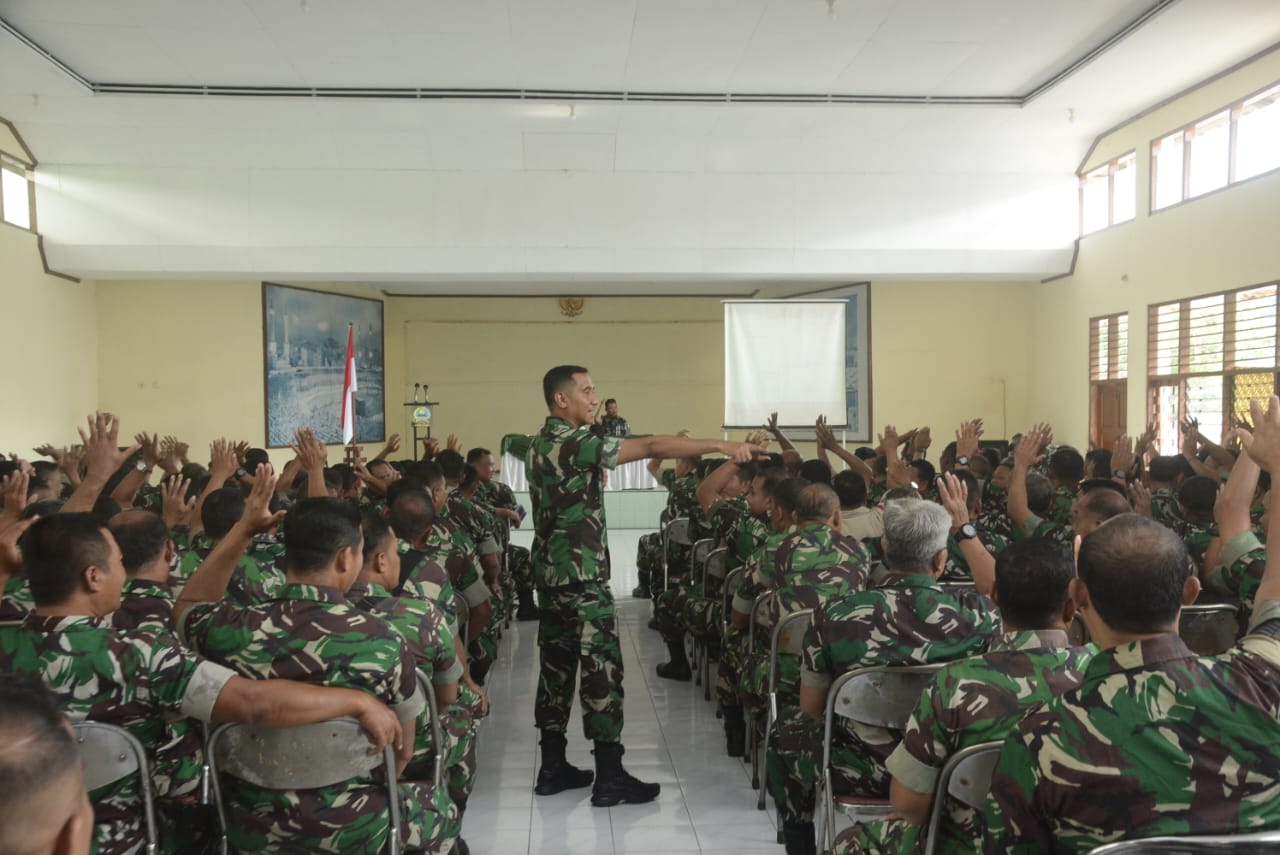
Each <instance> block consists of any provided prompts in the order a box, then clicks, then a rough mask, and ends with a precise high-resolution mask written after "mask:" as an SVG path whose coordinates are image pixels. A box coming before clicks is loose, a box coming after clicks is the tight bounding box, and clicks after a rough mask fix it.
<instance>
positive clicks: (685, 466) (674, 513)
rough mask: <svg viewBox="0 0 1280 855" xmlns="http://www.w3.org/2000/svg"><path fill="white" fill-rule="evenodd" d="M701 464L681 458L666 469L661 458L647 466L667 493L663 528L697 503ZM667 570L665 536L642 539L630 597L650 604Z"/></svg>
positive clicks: (638, 548) (683, 434) (661, 518)
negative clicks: (633, 587)
mask: <svg viewBox="0 0 1280 855" xmlns="http://www.w3.org/2000/svg"><path fill="white" fill-rule="evenodd" d="M687 435H688V431H682V432H681V433H680V436H687ZM700 460H701V458H700V457H682V458H680V459H679V460H677V461H676V466H675V468H674V469H663V468H662V464H663V460H662V458H653V459H651V460H650V461H649V462H648V463H647V464H646V468H647V469H648V470H649V474H650V475H651V476H653V478H654V480H656V481H657V482H658V484H659V485H660V486H662V487H665V488H666V490H667V506H666V507H665V508H663V510H662V514H661V516H660V520H659V522H660V523H661V524H663V525H665V524H667V523H669V522H671V521H672V520H674V519H679V518H680V517H682V516H688V513H687V511H686V510H685V509H686V508H687V507H688V506H689V505H692V504H693V503H694V502H696V501H697V500H696V499H695V497H694V496H695V493H696V492H697V489H698V476H697V474H696V472H697V468H698V463H699V462H700ZM659 470H661V471H659ZM664 570H665V568H664V566H663V556H662V532H660V531H654V532H650V533H649V534H645V535H641V537H640V543H639V544H638V546H637V547H636V576H637V577H638V579H639V582H640V584H639V585H637V586H636V588H635V590H633V591H632V592H631V596H633V597H635V598H636V599H639V600H647V599H650V598H652V597H653V596H654V595H655V594H656V593H660V592H661V589H662V574H663V572H664ZM655 580H656V581H655Z"/></svg>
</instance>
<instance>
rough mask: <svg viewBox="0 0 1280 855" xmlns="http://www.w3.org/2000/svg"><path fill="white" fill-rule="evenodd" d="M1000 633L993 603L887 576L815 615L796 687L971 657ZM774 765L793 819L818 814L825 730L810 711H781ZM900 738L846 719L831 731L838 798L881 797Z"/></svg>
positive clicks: (783, 810)
mask: <svg viewBox="0 0 1280 855" xmlns="http://www.w3.org/2000/svg"><path fill="white" fill-rule="evenodd" d="M998 631H999V617H998V616H997V613H996V611H995V606H994V605H992V603H991V601H990V600H988V599H987V598H986V597H983V596H981V595H979V594H976V593H961V594H955V595H953V594H951V593H948V592H947V591H944V590H943V589H942V588H941V587H939V585H938V583H937V581H936V580H935V579H934V578H933V577H932V576H929V575H927V574H908V573H888V574H886V575H885V577H884V578H883V580H882V581H880V582H879V583H878V584H875V585H874V586H873V587H871V588H868V589H867V590H865V591H859V592H857V593H854V594H852V595H849V596H846V597H842V598H839V599H836V600H832V601H831V602H829V603H827V604H826V605H825V606H823V607H822V608H820V609H818V610H817V612H815V613H814V621H813V626H812V627H811V628H810V629H809V632H808V633H807V634H806V635H805V642H804V646H805V651H804V658H803V660H802V663H801V670H800V682H801V684H802V685H805V686H811V687H813V688H816V689H829V688H830V687H831V684H832V683H833V682H834V681H835V679H836V677H838V676H839V675H841V674H843V673H845V672H846V671H852V670H853V669H855V668H863V667H867V666H871V665H895V666H900V665H926V664H929V663H931V662H949V661H952V660H955V659H961V658H963V657H965V656H972V655H974V654H976V653H980V652H982V651H983V650H985V649H986V647H987V645H988V643H989V641H990V639H991V637H992V635H993V634H995V633H996V632H998ZM777 736H778V739H777V743H776V750H777V759H778V765H779V766H780V767H781V769H782V770H783V771H784V772H785V779H783V776H781V775H780V776H778V777H779V778H780V779H783V780H784V788H785V796H786V798H785V801H784V802H783V803H782V804H780V805H779V813H780V814H781V815H782V817H783V819H784V820H785V821H787V822H805V821H809V820H811V819H812V817H813V782H814V781H815V780H817V777H818V775H819V774H820V773H821V770H820V769H819V768H818V766H819V763H820V762H821V757H822V724H821V723H820V722H817V721H815V720H814V719H813V718H812V717H810V716H809V715H807V714H806V713H803V712H799V711H798V710H794V709H793V710H792V711H790V712H789V714H786V715H782V716H781V717H780V720H779V722H778V731H777ZM900 738H901V734H900V733H898V732H895V731H890V730H885V729H883V728H878V727H866V726H864V725H859V724H852V723H845V722H841V723H839V724H838V725H837V727H836V730H835V731H834V733H833V734H832V739H833V745H832V752H831V757H832V783H833V786H834V788H835V790H836V791H837V792H840V793H855V794H858V795H864V796H874V797H884V796H887V795H888V792H889V776H888V773H887V772H886V771H885V768H884V763H885V760H887V759H888V757H889V753H890V751H891V750H892V749H893V747H894V745H896V744H897V742H898V740H899V739H900Z"/></svg>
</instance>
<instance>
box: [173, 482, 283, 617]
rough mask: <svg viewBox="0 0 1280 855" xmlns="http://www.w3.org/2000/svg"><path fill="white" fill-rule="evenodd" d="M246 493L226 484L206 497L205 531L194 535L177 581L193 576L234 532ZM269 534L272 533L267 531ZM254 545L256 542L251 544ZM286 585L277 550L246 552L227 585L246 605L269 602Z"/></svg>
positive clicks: (202, 513)
mask: <svg viewBox="0 0 1280 855" xmlns="http://www.w3.org/2000/svg"><path fill="white" fill-rule="evenodd" d="M244 507H245V501H244V493H243V492H242V491H241V490H240V488H239V487H236V486H232V487H222V488H220V489H218V490H214V491H213V492H212V493H209V494H207V495H205V496H204V497H203V501H202V503H201V505H200V522H201V525H202V526H203V527H204V532H203V533H202V534H197V535H195V536H194V537H192V538H191V548H190V550H189V551H187V552H185V553H184V554H183V555H182V559H181V561H180V562H179V563H178V570H177V573H176V574H175V575H176V580H175V581H176V583H177V585H178V586H180V585H181V584H182V583H185V582H186V580H188V579H190V578H191V575H192V574H193V573H195V571H196V568H197V567H199V566H200V563H201V562H202V561H204V560H205V559H206V558H208V557H209V554H210V553H211V552H213V550H214V548H215V547H216V546H217V545H218V543H219V542H220V541H221V540H222V538H224V537H225V536H226V535H227V532H229V531H231V527H232V526H234V525H235V523H236V520H238V519H240V516H241V514H243V513H244ZM263 534H268V532H263ZM250 548H251V549H252V548H253V544H251V545H250ZM283 584H284V576H283V574H281V573H280V571H279V570H277V569H276V567H275V555H274V552H265V553H261V554H259V553H257V551H256V550H255V554H252V555H251V554H248V553H246V554H245V555H242V556H241V557H240V563H239V565H238V566H237V567H236V574H235V576H234V577H233V578H232V580H231V583H230V584H229V585H228V586H227V593H226V595H227V596H228V597H230V598H231V599H233V600H234V601H235V602H237V603H239V604H240V605H242V606H250V605H253V604H255V603H261V602H266V601H267V600H269V599H271V598H272V597H273V596H274V595H275V592H276V591H277V590H279V588H280V587H281V586H282V585H283Z"/></svg>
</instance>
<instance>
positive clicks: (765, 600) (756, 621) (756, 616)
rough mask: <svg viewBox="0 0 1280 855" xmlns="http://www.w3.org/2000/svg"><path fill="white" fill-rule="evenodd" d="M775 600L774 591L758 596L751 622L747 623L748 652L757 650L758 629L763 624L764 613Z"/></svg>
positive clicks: (752, 605) (753, 604) (752, 610)
mask: <svg viewBox="0 0 1280 855" xmlns="http://www.w3.org/2000/svg"><path fill="white" fill-rule="evenodd" d="M772 600H773V591H765V592H764V593H762V594H760V595H758V596H757V597H756V598H755V601H754V602H753V603H752V604H751V614H750V616H749V617H750V620H749V621H748V623H747V651H748V652H750V651H752V650H755V649H756V633H757V630H756V627H757V626H760V625H761V624H762V623H763V620H762V619H763V616H764V613H765V612H766V611H767V610H768V608H769V603H770V602H771V601H772Z"/></svg>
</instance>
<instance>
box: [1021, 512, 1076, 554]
mask: <svg viewBox="0 0 1280 855" xmlns="http://www.w3.org/2000/svg"><path fill="white" fill-rule="evenodd" d="M1032 537H1047V538H1048V539H1050V540H1052V541H1053V542H1054V543H1058V544H1061V545H1063V546H1066V547H1069V548H1072V549H1074V548H1075V541H1076V532H1075V529H1073V528H1072V527H1071V526H1069V525H1061V524H1059V523H1057V522H1054V521H1053V520H1046V519H1044V518H1042V517H1038V516H1036V515H1035V514H1031V515H1030V516H1028V517H1027V521H1026V523H1025V524H1024V525H1023V527H1022V530H1021V531H1014V533H1013V539H1014V540H1027V539H1028V538H1032Z"/></svg>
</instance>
